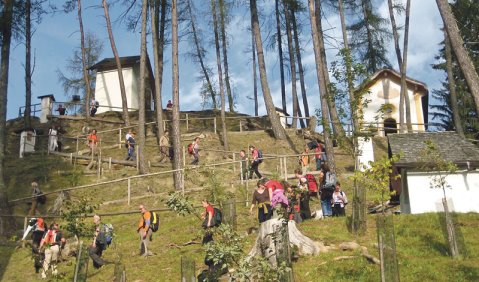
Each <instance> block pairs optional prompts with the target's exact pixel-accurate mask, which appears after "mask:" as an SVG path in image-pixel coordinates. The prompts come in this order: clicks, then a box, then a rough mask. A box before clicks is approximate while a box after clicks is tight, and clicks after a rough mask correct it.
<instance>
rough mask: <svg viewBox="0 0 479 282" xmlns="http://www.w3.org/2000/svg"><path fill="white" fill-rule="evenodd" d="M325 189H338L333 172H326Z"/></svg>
mask: <svg viewBox="0 0 479 282" xmlns="http://www.w3.org/2000/svg"><path fill="white" fill-rule="evenodd" d="M323 187H324V188H326V189H332V190H334V188H335V187H336V174H335V173H333V172H329V171H328V172H326V175H325V176H324V186H323Z"/></svg>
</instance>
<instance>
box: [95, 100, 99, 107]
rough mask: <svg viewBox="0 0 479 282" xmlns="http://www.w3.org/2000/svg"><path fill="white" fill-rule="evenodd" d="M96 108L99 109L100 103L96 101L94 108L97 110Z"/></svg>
mask: <svg viewBox="0 0 479 282" xmlns="http://www.w3.org/2000/svg"><path fill="white" fill-rule="evenodd" d="M98 107H100V103H99V102H98V101H95V108H97V109H98Z"/></svg>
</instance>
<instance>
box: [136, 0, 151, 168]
mask: <svg viewBox="0 0 479 282" xmlns="http://www.w3.org/2000/svg"><path fill="white" fill-rule="evenodd" d="M147 18H148V0H143V1H142V5H141V51H140V92H139V93H138V96H139V101H138V102H139V103H138V107H139V108H140V109H139V111H138V147H137V148H136V149H137V150H138V165H139V168H138V171H139V173H140V174H145V173H147V172H148V166H147V165H146V160H145V143H146V142H145V141H146V140H145V138H146V132H145V115H146V113H145V112H146V107H145V94H146V56H147V54H146V21H147Z"/></svg>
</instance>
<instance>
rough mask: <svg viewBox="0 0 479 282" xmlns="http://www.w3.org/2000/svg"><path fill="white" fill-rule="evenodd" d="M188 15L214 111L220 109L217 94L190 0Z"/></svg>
mask: <svg viewBox="0 0 479 282" xmlns="http://www.w3.org/2000/svg"><path fill="white" fill-rule="evenodd" d="M187 6H188V7H187V8H188V14H189V16H190V21H191V32H192V33H193V40H194V42H195V48H196V54H197V57H198V61H199V62H200V66H201V70H202V71H203V75H204V76H205V80H206V84H207V85H208V91H209V92H210V95H211V101H212V102H213V109H215V110H216V109H217V108H218V103H217V102H216V93H215V91H214V89H213V84H212V83H211V79H210V74H209V72H208V70H207V68H206V65H205V62H204V58H203V57H204V55H203V52H202V48H201V46H200V39H199V38H198V33H197V31H196V23H195V18H194V15H193V12H192V10H191V1H190V0H188V5H187Z"/></svg>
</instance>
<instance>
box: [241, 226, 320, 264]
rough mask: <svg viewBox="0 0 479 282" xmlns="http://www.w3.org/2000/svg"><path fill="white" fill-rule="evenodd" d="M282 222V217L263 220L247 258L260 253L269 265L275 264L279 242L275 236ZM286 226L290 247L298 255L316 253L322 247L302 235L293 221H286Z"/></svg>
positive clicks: (279, 230)
mask: <svg viewBox="0 0 479 282" xmlns="http://www.w3.org/2000/svg"><path fill="white" fill-rule="evenodd" d="M284 223H285V220H284V219H278V218H274V219H270V220H268V221H265V222H263V223H262V224H261V226H260V228H259V231H258V236H257V238H256V242H255V244H254V246H253V248H252V249H251V251H250V252H249V254H248V259H251V258H253V257H255V256H259V255H260V256H263V257H265V258H267V259H268V261H269V262H270V264H271V265H273V266H275V265H277V257H276V250H277V248H278V245H279V244H278V243H277V239H276V240H275V238H278V237H280V236H278V235H279V233H280V232H281V230H282V227H283V224H284ZM287 226H288V237H289V244H290V246H291V247H296V248H297V250H298V252H299V254H300V255H318V254H319V252H320V250H321V248H322V247H324V246H323V244H321V243H319V242H315V241H313V240H311V239H310V238H308V237H306V236H304V235H303V234H302V233H301V231H299V230H298V228H297V227H296V223H295V222H294V221H292V220H290V221H288V223H287ZM283 230H284V229H283ZM275 243H276V244H275Z"/></svg>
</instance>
